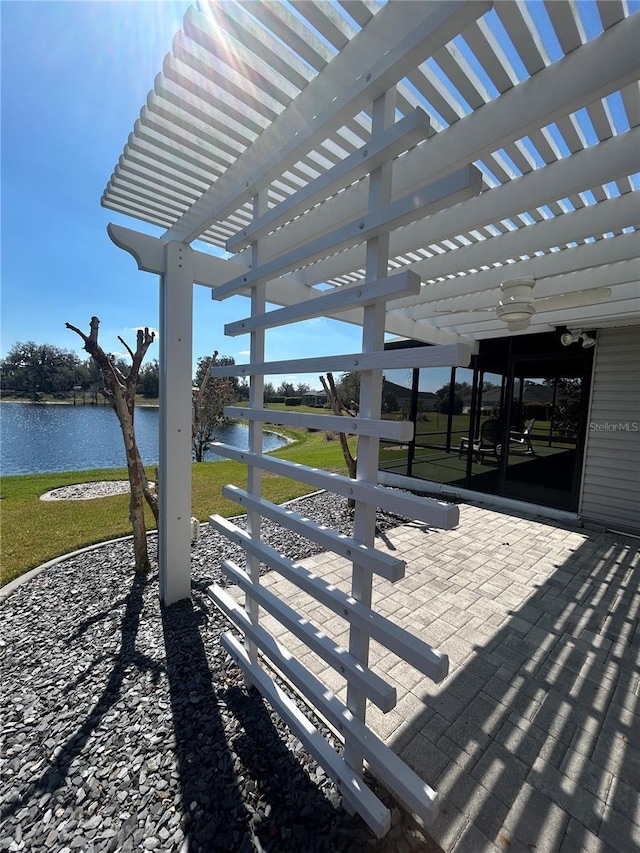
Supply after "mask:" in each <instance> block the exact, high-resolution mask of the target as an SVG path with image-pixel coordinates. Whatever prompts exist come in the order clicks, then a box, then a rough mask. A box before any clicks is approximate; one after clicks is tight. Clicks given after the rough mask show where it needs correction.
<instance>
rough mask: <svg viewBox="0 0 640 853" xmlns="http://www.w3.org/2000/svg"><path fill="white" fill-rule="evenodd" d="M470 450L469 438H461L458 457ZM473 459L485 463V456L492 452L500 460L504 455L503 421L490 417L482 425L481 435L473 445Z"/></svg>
mask: <svg viewBox="0 0 640 853" xmlns="http://www.w3.org/2000/svg"><path fill="white" fill-rule="evenodd" d="M468 450H469V439H468V438H461V439H460V445H459V447H458V459H459V458H460V457H461V456H462V454H463V453H465V452H467V451H468ZM472 451H473V460H474V462H480V463H481V464H483V465H484V457H485V456H487V455H489V454H491V455H493V456H495V457H496V460H497V461H498V462H499V461H500V456H501V455H502V421H500V420H499V419H498V418H489V419H488V420H486V421H484V423H483V424H482V426H481V427H480V435H479V437H478V438H476V439H474V441H473V445H472Z"/></svg>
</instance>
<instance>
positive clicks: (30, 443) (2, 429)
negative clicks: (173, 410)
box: [0, 403, 286, 476]
mask: <svg viewBox="0 0 640 853" xmlns="http://www.w3.org/2000/svg"><path fill="white" fill-rule="evenodd" d="M135 418H136V420H135V423H136V438H137V440H138V449H139V450H140V455H141V457H142V461H143V462H144V464H145V465H157V464H158V459H159V450H158V436H159V421H160V412H159V410H158V409H157V408H145V407H140V408H137V409H136V416H135ZM248 438H249V430H248V428H247V427H246V426H245V425H244V424H235V423H231V424H222V425H221V426H220V427H219V428H218V430H217V431H216V435H215V440H216V441H222V442H224V443H225V444H233V445H235V446H236V447H241V448H243V449H246V448H247V446H248ZM285 444H286V440H285V439H283V438H281V437H280V436H278V435H275V434H274V433H265V436H264V449H265V450H276V449H277V448H278V447H282V446H283V445H285ZM221 458H222V457H220V456H218V455H217V454H215V453H212V452H211V451H207V453H206V454H205V460H206V461H215V460H219V459H221ZM126 464H127V462H126V458H125V453H124V446H123V442H122V434H121V432H120V424H119V422H118V418H117V416H116V414H115V412H114V411H113V409H111V408H110V407H109V406H69V405H55V404H53V405H38V404H37V403H2V404H0V473H2V474H3V475H5V476H6V475H9V474H43V473H48V472H54V471H84V470H88V469H91V468H123V467H125V466H126Z"/></svg>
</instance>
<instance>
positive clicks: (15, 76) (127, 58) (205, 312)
mask: <svg viewBox="0 0 640 853" xmlns="http://www.w3.org/2000/svg"><path fill="white" fill-rule="evenodd" d="M189 5H191V4H190V3H187V2H178V0H166V2H160V3H157V2H117V0H116V2H84V0H80V2H75V0H65V1H64V2H58V0H53V2H30V0H21V2H20V0H19V1H18V2H11V0H9V1H7V0H3V2H2V3H1V4H0V11H1V16H2V19H1V25H2V26H1V29H2V92H1V97H2V255H1V273H2V293H1V300H2V325H1V340H0V346H1V353H2V355H3V356H4V355H5V354H6V353H7V351H8V350H9V349H10V348H11V346H12V345H13V344H14V343H15V342H17V341H27V340H33V341H36V342H38V343H50V344H53V345H55V346H59V347H62V348H64V349H70V350H76V351H77V352H78V353H79V354H80V355H82V357H85V356H86V353H84V352H83V351H82V348H81V342H80V341H79V339H78V338H77V337H76V336H75V335H74V334H73V333H72V332H70V331H68V330H67V329H65V325H64V324H65V322H66V321H69V322H71V323H73V324H74V325H77V326H79V327H81V328H83V329H88V325H89V319H90V317H91V316H92V315H94V314H95V315H97V316H98V317H99V318H100V320H101V327H100V328H101V333H100V340H101V343H102V344H103V346H104V347H105V349H107V350H109V351H112V352H114V351H118V352H119V351H122V349H123V347H122V345H121V344H120V343H119V342H118V340H117V337H118V335H121V336H122V337H123V338H125V340H127V341H128V342H130V343H133V342H134V341H135V331H134V330H135V328H136V327H138V326H145V325H148V326H151V327H154V328H157V326H158V279H157V276H152V275H149V274H146V273H142V272H139V271H138V270H137V268H136V265H135V263H134V261H133V259H132V258H131V257H130V256H129V255H128V254H127V253H125V252H123V251H121V250H120V249H118V248H116V247H115V246H114V245H113V244H112V243H111V241H110V240H109V238H108V236H107V230H106V229H107V224H108V223H109V222H116V223H119V224H122V225H126V226H128V227H133V228H138V229H139V230H146V231H147V232H149V233H159V232H158V231H157V230H154V229H153V228H152V227H150V226H144V225H143V224H142V223H140V224H137V223H136V222H135V220H131V219H128V218H127V217H124V216H120V215H119V214H116V213H114V212H113V211H109V210H105V209H104V208H102V207H101V206H100V197H101V195H102V191H103V189H104V187H105V186H106V183H107V181H108V180H109V177H110V176H111V172H112V170H113V167H114V165H115V163H116V162H117V160H118V157H119V156H120V154H121V153H122V149H123V147H124V144H125V143H126V141H127V136H128V134H129V133H130V132H131V131H132V129H133V124H134V121H135V120H136V118H137V117H138V114H139V111H140V108H141V106H142V105H143V104H144V102H145V99H146V96H147V93H148V91H149V90H150V89H151V88H152V86H153V80H154V77H155V75H156V74H157V73H158V72H159V71H160V70H161V68H162V59H163V57H164V55H165V54H166V53H167V52H169V51H170V49H171V41H172V37H173V34H174V33H175V32H176V31H177V30H178V29H179V28H180V26H181V23H182V18H183V15H184V12H185V10H186V9H187V8H188V6H189ZM247 313H248V302H247V300H245V299H244V298H242V297H234V298H232V299H229V300H227V301H225V302H223V303H218V302H213V301H212V300H211V297H210V292H209V290H207V289H205V288H202V287H198V286H196V287H194V358H197V357H198V356H202V355H207V354H209V353H211V351H212V350H214V349H217V350H219V352H220V353H221V354H225V355H232V356H234V358H235V359H236V361H238V362H242V361H247V360H248V359H247V356H246V354H245V351H246V350H247V349H248V339H247V338H246V337H242V338H225V337H224V333H223V327H224V324H225V323H227V322H230V321H232V320H235V319H238V318H240V317H243V316H245V315H246V314H247ZM329 338H330V349H328V347H327V344H328V340H329ZM359 341H360V332H359V330H358V329H356V328H355V327H353V326H349V325H347V324H345V323H340V322H336V321H329V320H323V319H319V320H314V321H312V322H308V323H305V324H299V325H296V326H291V327H287V328H286V329H285V330H284V331H281V332H279V333H278V332H277V331H273V332H269V333H268V334H267V358H268V359H269V360H276V359H278V360H279V359H289V358H298V357H301V356H303V355H304V356H313V355H314V354H318V355H321V354H322V355H326V354H328V352H331V351H333V352H336V353H338V352H340V353H344V352H352V351H356V350H358V349H359V348H360V346H359ZM149 357H151V358H155V357H158V346H157V345H154V346H153V347H152V349H151V350H150V351H149ZM298 378H300V379H301V380H302V381H308V382H309V383H310V384H311V385H312V386H313V387H319V382H318V381H317V377H316V376H315V375H311V376H308V377H294V376H292V377H291V379H292V381H297V379H298ZM282 379H289V377H275V378H274V380H275V381H276V383H277V382H279V381H282Z"/></svg>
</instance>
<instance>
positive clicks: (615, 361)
mask: <svg viewBox="0 0 640 853" xmlns="http://www.w3.org/2000/svg"><path fill="white" fill-rule="evenodd" d="M580 514H581V515H582V516H583V517H584V518H585V519H591V520H595V521H598V522H601V523H605V524H606V525H607V526H608V527H612V528H614V529H618V530H632V531H635V532H640V326H629V327H625V328H621V329H605V330H602V331H601V332H600V333H599V335H598V345H597V350H596V355H595V363H594V372H593V386H592V393H591V406H590V412H589V424H588V428H587V442H586V448H585V461H584V470H583V485H582V494H581V503H580Z"/></svg>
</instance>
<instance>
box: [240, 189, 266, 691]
mask: <svg viewBox="0 0 640 853" xmlns="http://www.w3.org/2000/svg"><path fill="white" fill-rule="evenodd" d="M266 211H267V192H266V190H263V191H261V192H259V193H257V194H256V195H255V196H254V198H253V217H254V219H258V218H259V217H260V216H262V214H263V213H266ZM261 242H262V241H261V240H256V241H255V242H253V243H252V245H251V262H252V266H253V267H254V269H255V268H256V267H258V266H259V265H260V253H261V245H260V244H261ZM265 297H266V282H264V281H261V282H258V283H257V284H255V285H254V286H253V287H252V288H251V314H252V315H255V314H263V313H264V311H265V309H266V298H265ZM249 339H250V343H249V350H250V361H251V364H261V363H262V362H264V355H265V353H264V342H265V332H264V329H254V330H253V331H252V332H251V334H250V335H249ZM249 406H250V407H251V408H252V409H254V408H256V409H261V408H262V407H263V406H264V376H262V375H252V376H251V377H250V379H249ZM263 432H264V430H263V424H262V422H261V421H257V420H250V421H249V450H250V451H251V452H252V453H257V454H261V453H262V436H263ZM247 492H248V493H249V494H250V495H252V496H254V497H257V498H260V497H261V496H262V469H261V468H259V467H257V466H255V465H249V466H248V469H247ZM261 525H262V516H261V514H260V512H259V511H258V512H256V511H255V510H249V512H248V513H247V531H248V533H249V535H250V537H251V539H252V540H253V541H254V542H259V541H260V528H261ZM247 571H248V574H249V577H250V578H251V580H252V581H253V583H254V584H259V583H260V560H259V558H258V557H257V556H256V555H255V554H250V553H248V554H247ZM245 610H246V612H247V615H248V616H249V619H250V620H251V622H252V624H253V625H256V626H257V624H258V620H259V616H260V608H259V605H258V602H257V601H256V600H255V598H252V597H251V596H249V595H247V597H246V601H245ZM245 647H246V649H247V652H248V654H249V659H250V660H251V663H252V664H254V665H256V666H257V665H258V650H257V646H256V644H255V643H254V642H253V641H252V640H250V639H249V638H248V637H246V639H245ZM245 681H246V682H247V683H248V684H250V683H252V682H251V679H250V677H248V676H247V675H245Z"/></svg>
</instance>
